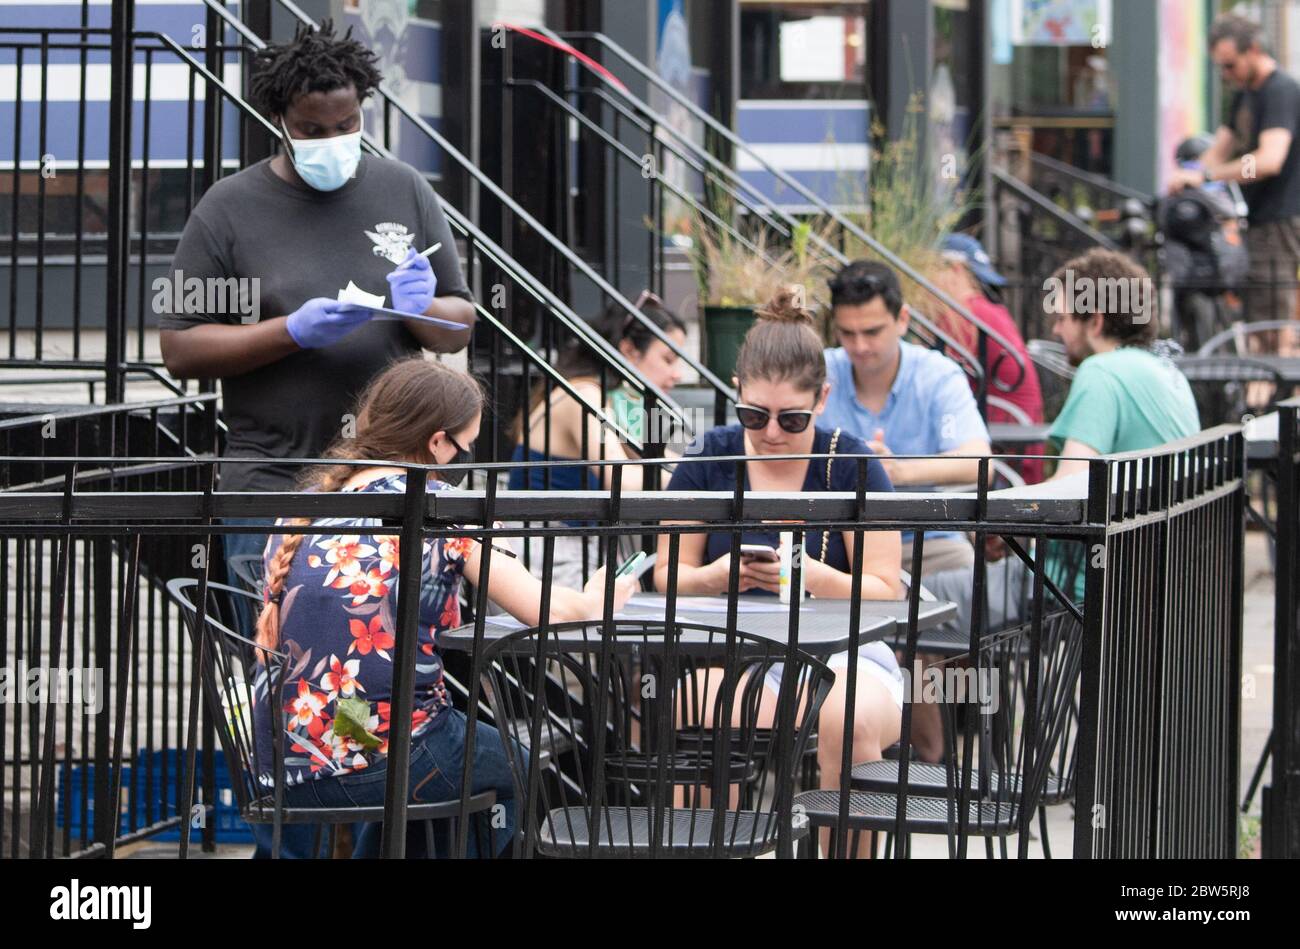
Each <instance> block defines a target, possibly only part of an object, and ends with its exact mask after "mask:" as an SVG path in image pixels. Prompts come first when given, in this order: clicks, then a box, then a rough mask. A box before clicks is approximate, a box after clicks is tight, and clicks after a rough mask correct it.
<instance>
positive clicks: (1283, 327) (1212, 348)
mask: <svg viewBox="0 0 1300 949" xmlns="http://www.w3.org/2000/svg"><path fill="white" fill-rule="evenodd" d="M1279 331H1284V332H1288V333H1293V334H1300V327H1297V325H1296V322H1295V321H1294V320H1252V321H1251V322H1249V323H1233V324H1232V326H1230V327H1228V328H1227V329H1226V330H1223V331H1222V332H1219V333H1215V334H1214V335H1213V336H1211V337H1210V338H1209V339H1208V340H1206V341H1205V344H1204V345H1202V346H1201V348H1200V349H1198V350H1197V351H1196V355H1198V356H1213V355H1219V354H1221V353H1222V351H1224V350H1228V351H1230V352H1232V353H1238V354H1241V355H1246V354H1248V353H1249V352H1250V351H1251V337H1253V336H1257V335H1260V334H1263V335H1262V336H1261V339H1265V340H1266V339H1271V338H1274V337H1275V336H1276V334H1277V333H1278V332H1279ZM1291 342H1292V343H1295V342H1300V339H1296V338H1293V339H1292V340H1291Z"/></svg>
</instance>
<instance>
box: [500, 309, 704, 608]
mask: <svg viewBox="0 0 1300 949" xmlns="http://www.w3.org/2000/svg"><path fill="white" fill-rule="evenodd" d="M637 307H638V309H639V310H640V311H641V313H642V314H643V315H644V316H646V317H647V318H649V320H650V322H652V323H653V324H654V325H655V326H656V327H657V328H658V329H659V331H660V332H662V333H663V334H664V335H665V336H667V337H668V338H669V339H671V340H672V341H673V342H674V343H676V344H677V346H678V347H679V348H680V347H683V346H685V345H686V324H685V323H684V322H683V321H682V318H681V317H679V316H678V315H677V314H676V313H674V312H673V311H672V310H670V309H668V308H667V307H666V306H664V304H663V302H662V301H661V300H660V299H659V298H658V297H656V296H654V295H653V294H650V293H648V292H647V293H643V294H642V295H641V299H639V300H638V301H637ZM598 328H599V330H600V332H601V335H603V336H604V337H605V338H606V339H607V340H608V341H609V342H610V343H611V344H612V345H613V346H614V347H616V348H617V349H618V351H619V352H620V353H622V355H623V357H624V358H625V359H626V360H627V361H628V363H629V364H631V366H632V368H633V369H635V370H636V371H637V372H638V373H640V374H641V376H642V377H643V378H644V379H645V380H646V381H647V382H649V383H651V384H652V385H654V386H656V387H657V388H658V389H659V390H660V391H661V392H664V393H667V392H670V391H672V389H673V387H674V386H676V385H677V383H678V382H679V381H680V380H681V376H682V364H681V361H680V360H679V358H678V356H677V353H675V352H674V351H673V350H672V349H671V348H670V347H669V346H668V345H667V344H665V343H664V341H663V340H661V339H660V338H659V337H658V336H656V335H655V334H654V333H653V332H652V331H651V330H650V329H649V328H648V327H647V326H646V325H645V324H644V323H642V322H641V321H640V320H638V319H636V317H635V316H633V314H631V313H627V312H625V311H622V310H610V311H609V312H607V313H606V314H605V317H604V318H603V319H602V320H601V322H600V323H599V324H598ZM555 368H556V370H557V371H558V372H559V373H560V375H562V376H564V377H565V378H566V379H567V380H568V381H569V383H570V384H571V385H572V386H573V388H574V390H575V391H576V392H577V393H578V396H579V399H574V398H573V397H572V396H571V395H569V393H568V392H566V391H565V390H564V389H561V388H555V389H554V390H553V391H552V392H551V394H550V397H549V403H550V404H549V409H548V405H547V401H548V398H547V395H546V391H545V388H544V387H542V386H538V387H537V388H536V389H535V390H534V392H533V394H532V398H531V400H530V404H529V407H528V411H527V413H526V418H525V417H524V415H521V417H520V419H519V424H518V426H517V433H516V437H517V439H518V441H519V444H518V445H517V446H516V447H515V453H514V457H513V460H514V461H557V460H562V459H573V460H574V461H595V460H597V459H599V460H601V461H624V460H628V459H634V458H636V457H637V454H636V451H635V450H634V449H633V448H632V447H631V446H630V445H628V444H627V443H626V442H624V441H623V440H622V439H621V438H620V437H619V434H618V432H617V431H616V430H615V429H614V428H612V427H611V426H607V425H602V424H601V423H600V421H599V419H598V418H597V417H596V416H595V415H594V414H593V409H596V408H600V409H601V410H602V411H604V412H605V414H606V416H607V417H609V418H610V420H611V421H612V422H613V423H614V425H615V426H617V427H618V428H619V429H621V430H622V431H624V432H626V433H627V434H628V436H629V437H630V438H632V439H634V440H635V441H637V442H638V443H640V442H642V440H643V439H644V438H645V437H646V434H647V433H649V432H651V426H652V425H653V420H650V419H647V418H646V412H645V407H644V404H643V402H642V399H641V395H640V393H639V392H634V391H632V390H631V389H629V388H628V387H627V386H619V387H618V388H615V389H613V390H612V391H610V392H608V393H606V394H605V396H604V398H603V399H602V394H601V370H600V365H599V364H598V363H597V362H596V360H595V357H594V356H593V355H592V354H591V353H590V352H589V350H587V349H586V348H585V347H583V346H581V345H580V344H575V345H573V346H572V347H570V348H569V349H568V350H566V351H565V352H564V353H563V354H562V355H561V356H560V358H559V359H558V360H557V362H556V367H555ZM548 424H549V427H550V433H549V434H550V438H549V441H548V439H547V426H548ZM584 434H585V441H584ZM548 448H549V453H548V452H547V449H548ZM612 470H613V466H611V465H582V464H574V465H560V466H557V467H552V468H548V469H544V468H540V467H535V468H530V469H523V468H516V469H515V470H514V471H512V472H511V473H510V489H511V490H512V491H522V490H530V491H543V490H547V489H549V490H552V491H599V490H602V489H604V490H608V489H609V488H610V487H611V476H612ZM643 483H644V481H643V478H642V469H641V466H640V465H625V466H624V467H623V490H625V491H639V490H641V487H642V485H643ZM566 523H569V524H581V523H582V521H581V520H580V519H577V520H572V521H568V522H566ZM589 540H590V538H583V537H577V536H569V537H564V536H561V537H557V538H556V543H555V554H554V563H553V568H552V575H551V578H552V579H554V580H555V581H556V582H557V583H568V584H570V585H578V584H581V583H582V582H583V580H584V574H585V572H586V568H587V566H588V565H590V564H592V563H594V562H595V554H594V550H592V549H589V548H588V541H589ZM633 544H634V542H633V541H632V540H631V539H627V540H625V542H624V546H625V548H626V550H628V551H630V550H631V549H632V546H633ZM528 547H529V562H530V563H531V564H532V565H533V566H534V567H535V568H537V569H540V565H541V563H542V559H541V549H542V544H541V539H540V538H532V539H530V540H529V541H528Z"/></svg>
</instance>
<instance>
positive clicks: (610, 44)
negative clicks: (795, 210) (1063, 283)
mask: <svg viewBox="0 0 1300 949" xmlns="http://www.w3.org/2000/svg"><path fill="white" fill-rule="evenodd" d="M503 25H507V26H508V24H503ZM555 35H557V36H558V37H559V38H561V39H579V40H582V39H589V40H592V41H594V42H596V43H598V44H600V45H602V46H604V47H605V48H606V49H608V50H609V51H610V52H612V53H613V54H614V55H616V56H617V57H618V58H619V59H621V60H623V61H624V62H625V63H627V65H628V66H630V67H631V68H632V69H633V70H634V71H635V72H636V73H638V74H639V75H640V76H641V77H642V78H643V79H645V80H646V81H647V82H649V83H650V84H651V85H653V86H655V88H657V89H659V90H660V91H662V92H663V93H664V94H666V95H667V96H669V98H671V99H672V100H673V101H674V102H676V103H677V104H678V105H680V106H682V107H683V108H684V109H686V110H687V111H688V112H689V113H690V114H691V116H692V117H693V118H696V119H698V120H699V121H701V122H703V123H704V124H705V125H706V126H708V128H710V129H711V130H712V131H714V132H715V133H717V134H718V135H721V136H722V137H723V138H725V139H726V140H727V142H728V143H730V144H731V145H732V146H733V147H735V148H738V149H740V150H741V151H743V152H744V153H745V154H746V155H748V156H749V157H750V158H752V159H753V160H754V161H756V162H757V163H758V165H759V166H760V167H761V168H762V169H763V170H764V171H766V172H769V173H770V174H772V175H773V176H774V177H775V178H776V179H777V180H778V181H780V182H781V183H782V184H783V185H785V186H786V187H788V188H791V189H792V190H793V191H794V192H795V193H796V194H798V195H800V197H802V198H804V199H805V200H807V201H808V202H809V203H811V204H812V205H813V206H814V207H816V208H817V209H818V212H819V213H821V214H824V215H826V216H827V217H828V218H830V219H831V220H833V221H835V223H836V224H838V225H839V226H840V227H842V228H843V229H844V230H846V231H848V232H849V233H850V234H852V235H853V236H854V237H856V238H857V239H858V240H860V241H862V242H863V243H864V244H866V245H867V246H868V247H870V248H871V250H872V251H873V252H874V253H876V254H877V255H878V256H879V257H881V258H882V259H883V260H884V261H885V262H886V263H888V264H889V265H890V266H891V267H893V268H894V269H895V270H898V271H899V272H901V273H902V274H904V275H905V276H906V277H908V278H909V279H911V280H912V281H914V282H915V283H916V284H917V285H918V286H919V287H921V288H922V289H923V290H925V291H926V292H927V293H928V294H930V295H931V296H932V297H934V298H935V299H936V300H938V301H939V302H940V303H942V304H943V305H944V306H946V307H948V308H949V309H950V310H952V311H953V312H954V313H956V314H957V315H958V316H960V317H961V318H962V319H964V320H966V321H967V322H968V323H970V324H971V325H973V326H975V327H976V328H977V329H978V330H979V331H980V332H982V333H984V334H985V335H986V336H987V337H988V338H989V339H991V340H993V341H994V342H996V343H998V344H999V345H1001V346H1002V348H1003V350H1004V351H1005V352H1006V354H1007V356H1008V357H1009V358H1010V359H1011V360H1012V362H1013V363H1014V364H1015V365H1016V366H1017V367H1018V368H1019V369H1020V378H1018V379H1017V380H1016V381H1015V382H1014V383H1012V384H1011V386H1010V389H1011V390H1014V389H1015V388H1016V387H1017V386H1019V385H1020V383H1021V381H1023V379H1024V374H1025V362H1024V359H1023V358H1022V357H1021V355H1020V353H1019V352H1017V351H1016V347H1015V346H1014V345H1013V344H1012V342H1011V341H1010V340H1008V339H1007V338H1006V337H1004V336H1003V335H1002V334H1001V333H999V332H998V331H997V330H995V329H994V328H993V327H991V326H988V325H986V324H985V323H984V322H983V321H982V320H980V319H979V318H978V317H976V316H975V315H974V314H973V313H971V312H970V310H968V309H967V308H966V307H964V306H962V305H961V304H960V303H958V302H957V301H956V300H954V299H953V298H952V297H951V296H949V295H948V294H947V293H946V292H945V291H943V290H941V289H940V288H939V287H937V286H935V285H934V284H933V283H931V282H930V281H929V280H928V279H926V278H925V277H923V276H922V275H921V274H920V273H919V272H918V271H916V270H915V269H914V268H913V267H912V266H911V265H910V264H908V263H907V262H906V261H904V260H903V259H902V258H900V257H899V256H897V255H896V254H895V253H894V252H893V251H891V250H890V249H889V248H888V247H886V246H885V245H883V244H881V243H880V242H879V241H877V240H876V239H875V238H874V237H872V236H871V235H870V234H868V233H867V232H866V231H865V230H863V229H862V228H860V227H858V226H857V225H856V224H854V223H853V222H852V221H850V220H849V219H848V218H846V217H844V216H843V215H842V214H840V212H839V211H836V210H835V209H834V208H833V207H831V206H830V205H828V204H827V203H826V202H825V201H823V200H822V198H821V197H820V196H818V195H817V194H815V193H814V192H813V191H812V190H810V189H809V188H807V187H805V186H804V185H803V184H801V183H800V182H799V181H797V180H796V179H795V178H793V177H791V176H790V175H788V174H787V173H786V172H784V171H782V170H781V169H779V168H776V167H774V166H773V165H772V164H771V163H770V162H768V161H767V160H766V159H765V158H763V156H762V155H760V154H758V153H757V152H756V151H755V150H754V149H753V148H752V147H751V146H750V145H749V144H748V143H747V142H745V140H744V139H742V138H740V137H739V136H738V135H736V134H735V133H734V132H732V131H731V129H729V128H727V127H726V126H724V125H723V124H722V123H721V122H719V121H718V120H717V119H715V118H714V117H713V116H711V115H709V114H708V113H707V112H705V111H704V110H703V109H701V108H700V107H699V106H697V105H696V104H695V103H694V102H692V101H691V100H690V99H688V98H686V97H685V96H684V95H682V94H681V93H680V92H679V91H678V90H677V89H674V88H673V87H672V86H671V85H670V84H668V83H666V82H664V80H663V79H662V77H660V76H659V75H658V74H657V73H655V72H654V71H653V70H651V69H650V68H649V67H647V66H646V65H645V64H644V63H642V62H641V61H640V60H638V59H637V58H636V57H635V56H633V55H632V54H631V53H629V52H628V51H627V50H625V49H624V48H623V47H622V46H620V45H619V44H617V43H615V42H614V41H613V40H611V39H610V38H609V37H607V36H605V35H604V34H603V33H599V32H585V31H578V32H571V33H560V34H555ZM614 88H618V87H617V86H614ZM666 128H668V129H669V130H670V131H674V133H675V130H672V129H671V126H666ZM913 318H914V319H915V318H916V314H913ZM925 322H928V321H925ZM935 331H937V327H935ZM994 382H995V383H997V382H1000V380H997V379H996V378H995V379H994ZM999 387H1000V386H999Z"/></svg>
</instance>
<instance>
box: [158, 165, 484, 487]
mask: <svg viewBox="0 0 1300 949" xmlns="http://www.w3.org/2000/svg"><path fill="white" fill-rule="evenodd" d="M438 242H441V243H442V249H441V250H439V251H438V252H437V253H436V254H434V255H433V257H432V258H431V263H432V266H433V270H434V273H435V275H436V276H437V278H438V287H437V291H436V292H437V295H438V296H457V297H461V298H463V299H466V300H471V301H472V300H473V297H472V296H471V295H470V292H469V288H468V287H467V286H466V283H465V278H464V275H463V274H462V273H461V269H460V261H459V258H458V256H457V252H456V244H455V242H454V241H453V239H452V234H451V229H450V228H449V227H448V225H447V219H446V217H445V216H444V215H443V213H442V209H441V208H440V207H439V205H438V199H437V196H436V195H435V194H434V192H433V189H432V188H431V187H430V186H429V184H428V182H426V181H425V180H424V178H423V177H421V175H420V173H419V172H417V171H416V170H415V169H414V168H412V167H411V166H409V165H406V164H403V163H402V162H397V161H390V160H388V159H384V158H376V157H374V156H372V155H363V156H362V159H361V164H360V165H359V166H358V168H357V172H356V175H355V176H354V177H353V178H352V179H351V180H349V181H348V182H347V184H345V185H344V186H343V187H342V188H340V189H339V190H338V191H333V192H321V191H316V190H314V189H311V188H306V187H302V186H298V185H294V184H290V183H289V182H287V181H285V180H284V179H282V178H280V177H279V176H278V175H276V174H275V172H273V171H272V170H271V165H270V159H267V160H264V161H261V162H258V163H257V164H255V165H252V166H250V167H248V168H246V169H244V170H243V171H241V172H239V173H238V174H235V175H231V176H230V177H229V178H224V179H222V180H221V181H219V182H217V183H216V184H215V185H213V186H212V188H211V189H209V190H208V192H207V194H205V195H204V196H203V199H202V200H201V201H199V203H198V205H197V206H196V207H195V208H194V211H193V213H192V214H191V215H190V218H189V220H188V221H187V222H186V225H185V231H184V233H183V234H182V235H181V239H180V243H179V245H178V246H177V248H176V256H175V258H174V259H173V261H172V272H171V274H169V276H170V277H171V278H172V280H173V281H175V282H176V283H177V284H181V285H184V284H189V285H192V286H193V285H194V284H193V283H192V278H200V279H203V280H210V279H211V278H218V279H227V278H231V277H234V278H240V279H241V281H242V280H246V279H248V278H257V279H258V281H259V284H258V288H259V290H258V294H257V296H258V297H259V298H260V300H259V304H260V305H259V306H258V310H259V312H260V314H261V317H262V318H263V319H270V318H273V317H277V316H287V315H288V314H290V313H292V312H293V311H294V310H296V309H298V307H300V306H301V305H302V304H303V303H305V302H306V301H307V300H310V299H312V298H313V297H329V298H331V299H334V298H335V297H336V296H337V295H338V292H339V290H341V289H343V288H344V287H346V286H347V285H348V282H349V281H353V282H355V283H356V285H357V286H358V287H360V288H361V289H362V290H365V291H367V292H369V293H373V294H383V295H384V296H385V297H387V298H388V299H387V300H386V303H387V304H388V305H391V304H392V299H391V293H390V288H389V285H388V281H387V279H386V277H387V275H388V273H389V272H390V271H392V269H393V268H394V267H395V266H396V265H397V264H398V263H400V262H401V260H402V259H403V258H404V257H405V256H406V252H407V248H409V247H412V246H413V247H414V248H415V249H416V250H417V251H422V250H424V249H425V248H427V247H429V246H430V245H432V244H435V243H438ZM251 286H252V285H251V284H246V283H241V287H243V288H245V295H244V297H243V298H241V299H242V303H241V304H240V305H235V304H230V305H227V306H221V307H219V309H220V312H206V311H205V310H206V307H207V306H210V305H211V304H205V306H200V307H195V306H194V305H193V304H191V305H190V306H189V307H185V306H182V307H181V308H180V309H182V310H187V309H191V310H197V312H193V311H191V312H172V313H167V312H166V310H167V309H172V310H175V309H177V307H176V306H174V305H172V306H170V307H169V306H168V305H167V303H166V301H164V303H163V304H162V305H161V306H160V305H159V304H158V303H155V309H158V310H160V311H161V312H163V314H164V315H161V316H160V318H159V321H158V326H159V328H160V329H172V330H184V329H189V328H190V327H192V326H197V325H199V324H202V323H230V324H238V323H241V322H244V321H245V318H244V317H243V316H242V314H241V312H240V309H241V306H243V307H249V300H250V297H251V289H248V288H251ZM178 299H179V298H178ZM212 299H221V297H215V298H214V297H205V300H212ZM419 351H420V344H419V343H418V342H417V340H416V339H415V337H414V336H412V335H411V333H410V332H409V331H408V330H407V329H406V326H405V325H404V324H403V323H402V322H401V321H397V320H394V321H391V322H387V321H373V322H370V323H367V324H366V325H364V326H362V327H361V328H360V329H358V330H356V331H355V332H353V333H352V334H350V335H349V336H348V337H347V338H346V339H344V340H343V341H342V342H339V343H336V344H335V345H333V346H327V347H324V348H322V349H310V350H302V351H300V352H295V353H293V354H291V355H289V356H286V357H285V358H284V359H281V360H280V361H278V362H274V363H271V364H270V365H267V366H263V367H262V368H260V369H255V370H253V371H252V372H247V373H244V374H242V375H238V376H230V377H227V378H225V379H222V380H221V388H222V404H223V413H224V417H225V420H226V425H227V427H228V428H229V431H230V435H229V439H228V442H227V445H226V451H225V456H226V457H228V458H319V457H320V456H321V454H322V453H323V452H324V451H325V449H326V448H327V447H328V446H329V445H330V443H331V442H332V441H333V440H334V439H335V438H336V437H337V436H338V435H339V434H340V433H341V432H342V429H343V427H344V425H345V424H346V419H345V416H346V415H347V414H348V413H350V412H353V411H355V402H356V398H357V396H358V394H359V393H360V392H361V390H362V389H363V388H365V385H366V383H368V382H369V381H370V380H371V379H372V378H374V377H375V376H376V375H377V374H378V373H380V372H382V371H383V370H384V369H385V368H386V367H387V366H388V365H389V364H390V363H392V362H393V361H394V360H397V359H400V358H402V357H403V356H407V355H410V354H413V353H418V352H419ZM296 474H297V472H296V470H295V469H294V468H293V467H292V466H289V465H255V464H254V465H248V464H240V465H223V466H222V471H221V489H222V490H223V491H287V490H290V489H291V487H292V483H293V479H294V477H295V475H296Z"/></svg>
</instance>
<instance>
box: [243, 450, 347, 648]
mask: <svg viewBox="0 0 1300 949" xmlns="http://www.w3.org/2000/svg"><path fill="white" fill-rule="evenodd" d="M356 470H357V469H355V468H353V467H351V466H349V465H333V466H331V467H329V468H326V469H324V470H323V471H322V472H320V473H319V474H317V475H316V476H315V477H312V478H311V479H310V483H311V484H312V485H313V486H315V487H316V489H317V490H319V491H327V492H333V491H337V490H338V489H339V488H340V487H342V486H343V484H344V483H345V482H346V481H347V480H348V478H349V477H351V475H352V474H353V473H354V472H355V471H356ZM284 523H285V525H287V526H293V527H304V526H306V525H308V524H310V523H311V519H310V518H306V517H295V518H292V519H291V520H288V521H285V522H284ZM306 537H307V535H306V534H288V535H286V536H285V538H284V540H283V541H282V542H281V544H280V546H279V548H278V549H277V550H276V552H275V555H274V556H272V557H271V561H270V563H269V564H267V569H266V587H265V590H264V591H263V601H262V602H263V606H262V612H261V615H259V616H258V617H257V644H258V645H259V646H262V647H264V648H266V649H278V648H279V646H280V602H281V598H282V597H283V595H284V583H285V581H286V580H287V579H288V578H289V569H290V568H291V567H292V566H293V558H294V557H295V556H296V555H297V553H298V548H299V547H301V546H302V542H303V540H305V539H306Z"/></svg>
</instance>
